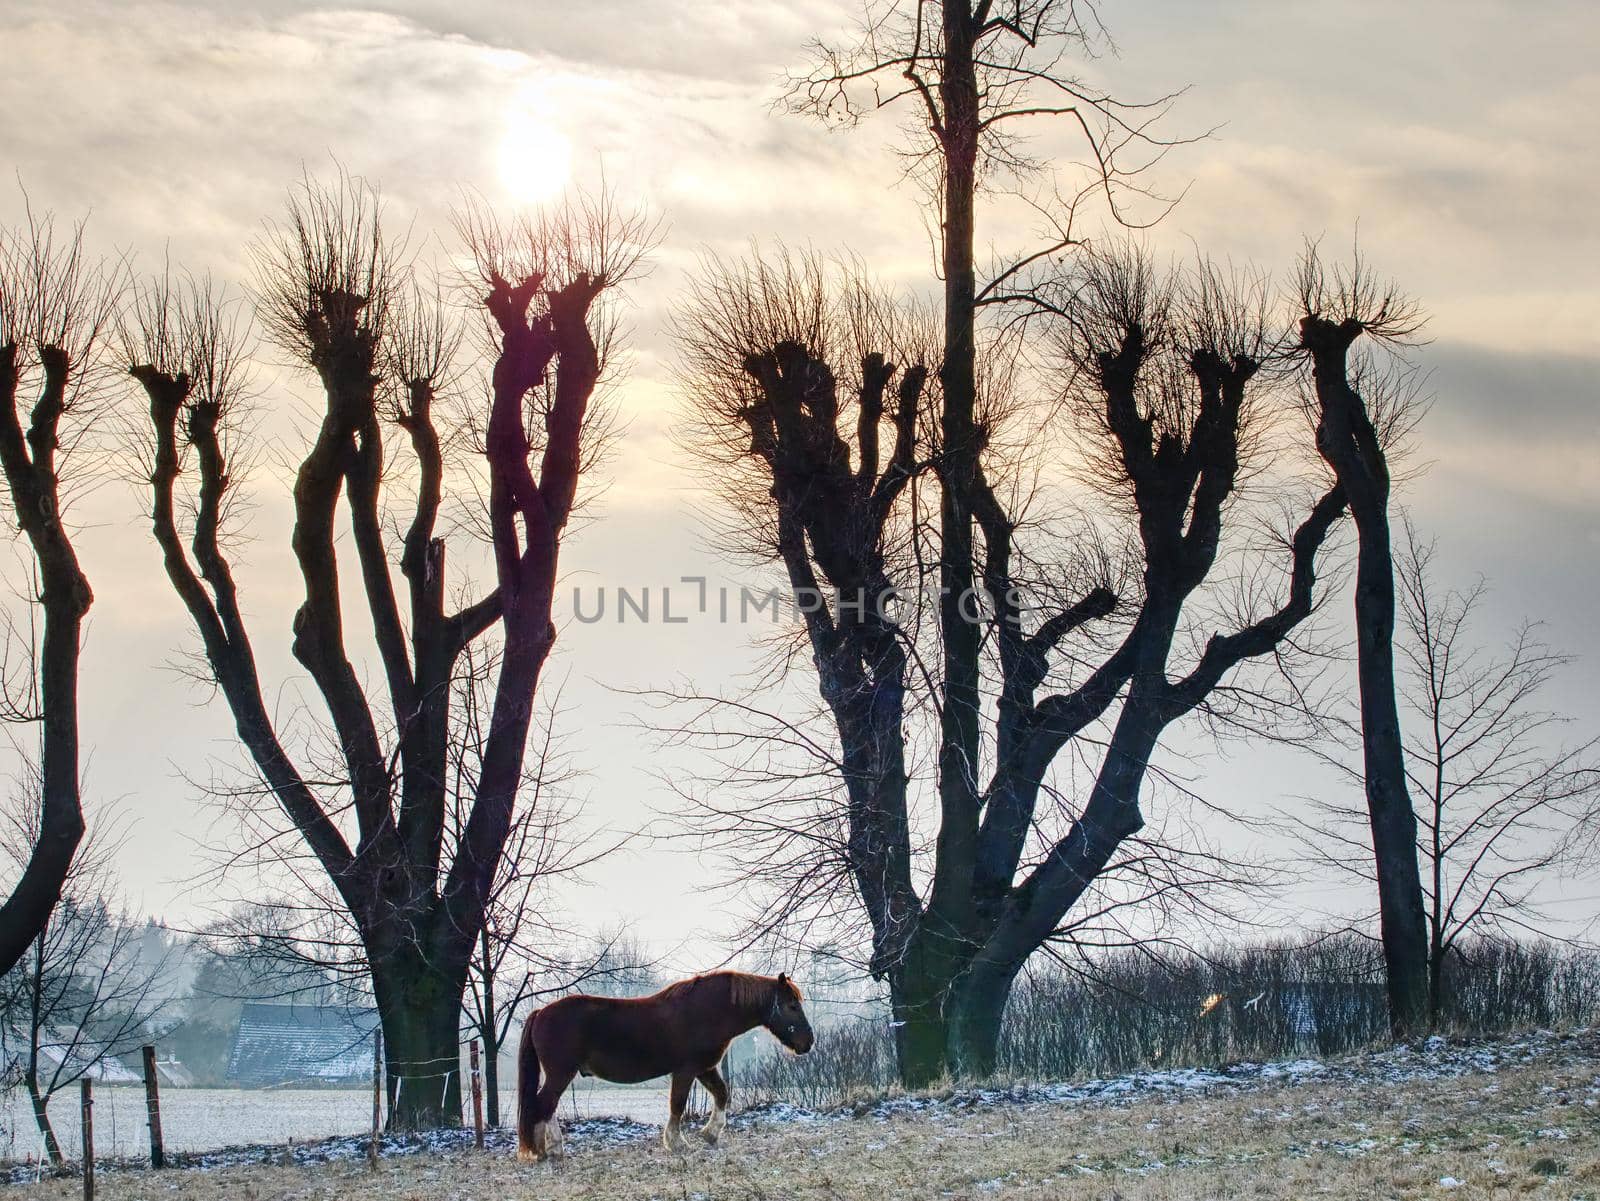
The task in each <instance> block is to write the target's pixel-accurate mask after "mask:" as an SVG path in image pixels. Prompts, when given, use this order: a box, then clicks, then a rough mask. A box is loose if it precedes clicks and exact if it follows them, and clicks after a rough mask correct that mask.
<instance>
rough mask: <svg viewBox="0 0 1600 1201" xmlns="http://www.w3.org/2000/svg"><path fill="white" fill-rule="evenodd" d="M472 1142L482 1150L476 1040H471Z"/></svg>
mask: <svg viewBox="0 0 1600 1201" xmlns="http://www.w3.org/2000/svg"><path fill="white" fill-rule="evenodd" d="M472 1130H473V1137H472V1142H473V1145H474V1146H475V1147H477V1148H478V1150H480V1151H482V1150H483V1077H482V1076H481V1075H479V1074H478V1040H477V1039H473V1040H472Z"/></svg>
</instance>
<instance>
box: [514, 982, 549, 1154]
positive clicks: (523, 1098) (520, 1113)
mask: <svg viewBox="0 0 1600 1201" xmlns="http://www.w3.org/2000/svg"><path fill="white" fill-rule="evenodd" d="M537 1016H538V1014H537V1012H535V1013H530V1014H529V1015H528V1020H527V1021H526V1022H524V1023H523V1024H522V1043H521V1045H520V1046H519V1047H518V1049H517V1155H518V1157H519V1158H531V1157H533V1156H536V1155H539V1154H540V1153H541V1152H543V1150H544V1148H543V1147H540V1146H538V1145H537V1144H536V1137H535V1132H534V1127H535V1126H537V1125H538V1124H539V1119H538V1117H537V1115H536V1110H537V1108H538V1103H539V1051H538V1049H537V1048H536V1047H535V1046H534V1044H533V1019H534V1018H535V1017H537Z"/></svg>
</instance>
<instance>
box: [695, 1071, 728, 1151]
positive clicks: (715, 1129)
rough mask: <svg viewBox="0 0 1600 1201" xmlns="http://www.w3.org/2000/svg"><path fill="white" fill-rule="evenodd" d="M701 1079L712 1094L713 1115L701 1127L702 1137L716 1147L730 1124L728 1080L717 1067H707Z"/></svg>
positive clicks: (701, 1074)
mask: <svg viewBox="0 0 1600 1201" xmlns="http://www.w3.org/2000/svg"><path fill="white" fill-rule="evenodd" d="M699 1079H700V1083H701V1084H703V1085H705V1086H706V1092H708V1093H710V1094H711V1116H710V1117H709V1118H707V1119H706V1124H705V1125H704V1126H702V1127H700V1137H701V1138H703V1139H705V1140H706V1142H708V1143H710V1144H711V1145H712V1146H713V1147H715V1146H716V1145H717V1139H718V1138H720V1137H721V1136H722V1132H723V1130H725V1129H726V1128H727V1125H728V1082H727V1081H726V1080H724V1079H723V1078H722V1073H721V1072H719V1071H718V1070H717V1069H716V1068H707V1069H706V1070H705V1071H703V1072H701V1073H700V1077H699Z"/></svg>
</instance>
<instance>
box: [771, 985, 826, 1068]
mask: <svg viewBox="0 0 1600 1201" xmlns="http://www.w3.org/2000/svg"><path fill="white" fill-rule="evenodd" d="M762 1024H763V1025H764V1026H766V1028H767V1029H768V1030H770V1031H772V1036H773V1037H774V1038H776V1039H777V1040H778V1041H779V1042H780V1043H782V1044H783V1045H784V1046H786V1047H788V1048H789V1050H791V1051H793V1052H794V1053H795V1054H796V1055H804V1054H805V1053H806V1052H807V1051H809V1050H811V1046H812V1044H813V1043H815V1042H816V1035H814V1034H812V1033H811V1023H810V1022H809V1021H808V1020H806V1011H805V1009H804V1008H803V1007H802V1006H801V1004H800V990H799V989H798V988H796V987H795V984H794V981H793V980H791V979H789V977H788V976H785V975H784V974H783V973H781V972H780V973H778V978H777V979H776V980H774V981H773V982H772V1004H771V1007H770V1008H769V1009H768V1010H767V1017H766V1021H765V1022H763V1023H762Z"/></svg>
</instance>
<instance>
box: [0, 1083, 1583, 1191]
mask: <svg viewBox="0 0 1600 1201" xmlns="http://www.w3.org/2000/svg"><path fill="white" fill-rule="evenodd" d="M1450 1181H1454V1182H1459V1183H1449V1182H1450ZM79 1189H80V1185H79V1183H78V1182H77V1181H72V1180H63V1181H56V1182H51V1183H46V1184H42V1185H33V1186H24V1187H18V1188H16V1189H14V1190H12V1194H11V1195H12V1196H14V1197H15V1198H16V1199H17V1201H44V1199H45V1198H63V1199H65V1198H69V1197H74V1196H77V1195H79ZM100 1194H101V1196H102V1197H105V1198H117V1199H119V1201H120V1199H127V1201H136V1199H146V1201H154V1199H155V1198H174V1197H176V1198H179V1199H180V1201H182V1199H185V1198H200V1197H228V1198H239V1199H250V1201H290V1199H291V1198H293V1199H305V1201H311V1199H313V1198H316V1199H321V1198H352V1199H357V1201H359V1199H360V1198H373V1199H377V1198H384V1199H386V1201H401V1199H406V1201H409V1199H413V1198H414V1199H415V1201H445V1199H453V1198H488V1197H493V1198H508V1199H509V1198H530V1199H532V1198H538V1199H539V1201H561V1199H566V1198H579V1197H585V1198H598V1197H604V1198H613V1197H617V1198H624V1197H626V1198H631V1197H638V1198H647V1197H648V1198H683V1199H685V1201H688V1199H694V1201H712V1199H716V1198H774V1199H776V1198H785V1199H788V1198H795V1199H802V1198H803V1199H810V1198H817V1199H822V1198H828V1199H833V1201H838V1199H844V1201H884V1199H888V1198H895V1197H909V1196H917V1197H974V1198H1008V1197H1015V1198H1023V1197H1026V1198H1063V1199H1067V1198H1072V1199H1078V1198H1082V1199H1085V1201H1087V1199H1089V1198H1094V1199H1097V1201H1098V1199H1109V1198H1116V1199H1118V1201H1167V1199H1171V1198H1180V1197H1181V1198H1211V1197H1216V1198H1236V1197H1263V1198H1265V1197H1282V1198H1306V1197H1328V1198H1334V1199H1336V1201H1355V1199H1357V1198H1361V1199H1366V1198H1388V1197H1396V1198H1410V1197H1433V1196H1449V1197H1450V1198H1452V1199H1454V1201H1468V1199H1471V1198H1497V1199H1500V1198H1511V1197H1517V1198H1522V1197H1526V1198H1543V1197H1562V1198H1577V1197H1588V1198H1595V1197H1600V1071H1597V1064H1596V1062H1595V1061H1594V1060H1593V1059H1590V1058H1587V1057H1580V1058H1577V1059H1574V1060H1570V1061H1567V1062H1563V1063H1559V1064H1550V1065H1540V1066H1535V1067H1526V1068H1506V1069H1503V1070H1501V1071H1500V1072H1498V1073H1495V1074H1478V1075H1471V1076H1465V1077H1460V1078H1456V1079H1449V1080H1442V1081H1415V1082H1411V1083H1406V1084H1400V1085H1394V1084H1386V1085H1376V1084H1348V1083H1346V1084H1340V1085H1325V1084H1302V1085H1298V1086H1292V1087H1291V1086H1281V1087H1273V1088H1266V1089H1263V1090H1261V1091H1257V1092H1252V1093H1247V1094H1242V1095H1238V1094H1236V1095H1231V1096H1225V1097H1224V1096H1213V1097H1204V1096H1189V1097H1186V1098H1184V1099H1181V1100H1172V1101H1159V1100H1150V1101H1142V1102H1139V1103H1136V1104H1132V1105H1128V1106H1126V1107H1104V1106H1100V1107H1091V1106H1074V1105H1061V1104H1054V1105H1034V1106H1023V1105H998V1106H992V1107H988V1108H985V1109H981V1110H975V1111H971V1112H966V1113H952V1112H950V1111H948V1110H939V1109H934V1110H931V1111H928V1112H924V1113H920V1114H909V1115H905V1116H897V1117H893V1118H890V1119H888V1120H879V1119H875V1118H871V1117H867V1118H862V1119H857V1120H840V1121H830V1122H800V1123H792V1124H785V1125H767V1126H761V1127H757V1128H754V1129H751V1130H747V1131H742V1132H731V1133H730V1135H729V1137H728V1139H727V1140H726V1141H725V1143H724V1145H723V1146H722V1147H721V1148H719V1149H716V1150H707V1149H704V1148H700V1147H698V1145H697V1146H696V1149H695V1150H693V1151H691V1152H690V1153H688V1154H687V1155H669V1154H667V1153H666V1152H665V1151H663V1150H661V1148H660V1147H659V1146H658V1145H655V1144H633V1145H625V1146H618V1147H611V1148H604V1149H600V1148H590V1149H578V1150H575V1151H574V1152H573V1153H572V1154H571V1155H569V1157H568V1158H567V1159H566V1161H565V1162H562V1163H558V1164H540V1165H536V1166H531V1167H530V1166H524V1165H520V1164H517V1163H516V1162H514V1161H513V1160H512V1159H511V1157H510V1156H509V1155H507V1154H505V1153H503V1152H495V1153H492V1154H485V1153H472V1152H466V1153H461V1154H451V1155H433V1156H423V1157H417V1158H414V1159H394V1160H389V1161H386V1162H385V1163H384V1164H383V1166H382V1167H381V1168H380V1169H379V1170H378V1171H377V1172H371V1171H368V1170H367V1169H366V1168H365V1167H363V1166H357V1165H342V1164H341V1165H324V1166H319V1167H314V1168H297V1167H276V1168H265V1167H262V1168H248V1169H232V1170H226V1171H217V1172H208V1173H202V1172H192V1171H191V1172H169V1173H164V1174H155V1173H128V1174H116V1175H106V1176H103V1177H102V1178H101V1181H100Z"/></svg>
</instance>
